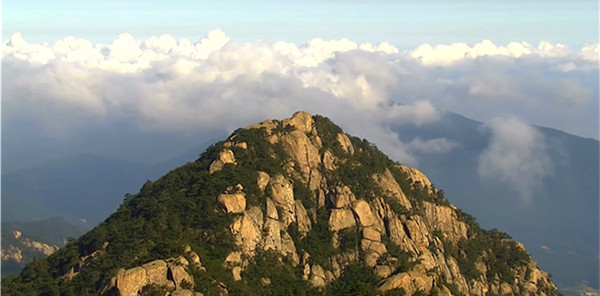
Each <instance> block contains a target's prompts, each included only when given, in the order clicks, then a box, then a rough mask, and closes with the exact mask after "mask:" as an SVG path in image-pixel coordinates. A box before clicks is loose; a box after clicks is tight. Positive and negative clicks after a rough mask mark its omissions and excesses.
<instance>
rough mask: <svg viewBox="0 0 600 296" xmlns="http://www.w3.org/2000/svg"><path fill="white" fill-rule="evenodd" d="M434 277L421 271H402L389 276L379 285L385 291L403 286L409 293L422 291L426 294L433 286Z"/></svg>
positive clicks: (380, 289)
mask: <svg viewBox="0 0 600 296" xmlns="http://www.w3.org/2000/svg"><path fill="white" fill-rule="evenodd" d="M433 283H434V280H433V277H431V276H428V275H427V274H424V273H420V272H411V271H409V272H402V273H399V274H395V275H392V276H390V277H389V278H387V279H386V280H385V281H384V282H383V284H382V285H381V286H380V287H379V291H381V292H385V291H389V290H393V289H397V288H403V289H404V291H405V292H406V294H407V295H412V294H414V293H415V292H417V291H421V292H423V293H425V294H426V295H427V294H429V292H430V291H431V289H432V288H433Z"/></svg>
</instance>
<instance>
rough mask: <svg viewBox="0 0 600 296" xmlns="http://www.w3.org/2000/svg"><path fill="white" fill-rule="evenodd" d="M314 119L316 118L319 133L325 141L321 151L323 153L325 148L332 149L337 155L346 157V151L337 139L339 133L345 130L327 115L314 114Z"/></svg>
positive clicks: (322, 140)
mask: <svg viewBox="0 0 600 296" xmlns="http://www.w3.org/2000/svg"><path fill="white" fill-rule="evenodd" d="M313 119H314V120H315V127H316V129H317V132H318V133H319V137H320V138H321V142H322V143H323V147H322V148H321V151H320V152H321V153H323V152H324V151H325V150H330V151H331V152H332V153H333V155H335V156H336V157H344V154H345V152H344V150H343V149H342V145H341V144H340V143H339V142H338V141H337V135H338V134H340V133H344V131H343V130H342V129H341V128H340V127H339V126H337V125H335V124H334V123H333V122H331V120H330V119H329V118H327V117H323V116H320V115H314V116H313Z"/></svg>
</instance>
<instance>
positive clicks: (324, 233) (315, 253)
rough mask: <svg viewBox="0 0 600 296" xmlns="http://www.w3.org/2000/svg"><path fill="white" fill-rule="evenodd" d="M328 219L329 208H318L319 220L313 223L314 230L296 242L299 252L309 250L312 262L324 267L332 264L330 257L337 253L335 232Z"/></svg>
mask: <svg viewBox="0 0 600 296" xmlns="http://www.w3.org/2000/svg"><path fill="white" fill-rule="evenodd" d="M328 221H329V212H328V210H327V209H325V208H319V209H317V222H316V223H315V224H313V227H312V230H311V231H310V232H308V233H307V235H306V237H304V238H303V239H300V240H299V242H298V243H297V244H296V248H297V249H298V251H299V253H301V252H302V251H306V252H308V253H309V254H310V255H311V256H310V261H311V263H316V264H319V265H321V266H322V267H324V268H327V267H329V266H331V263H330V262H329V258H330V257H331V256H333V255H335V254H336V253H337V250H336V249H335V248H334V247H333V233H332V232H331V230H329V222H328ZM296 231H297V230H296ZM290 236H292V234H290ZM293 237H294V236H292V238H293Z"/></svg>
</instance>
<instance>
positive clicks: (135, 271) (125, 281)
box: [116, 266, 148, 296]
mask: <svg viewBox="0 0 600 296" xmlns="http://www.w3.org/2000/svg"><path fill="white" fill-rule="evenodd" d="M147 284H148V279H147V278H146V270H145V269H144V268H143V267H141V266H138V267H134V268H131V269H127V270H125V269H120V270H119V271H117V281H116V287H117V291H118V293H119V295H122V296H137V295H138V292H139V291H140V290H141V289H142V287H144V286H145V285H147Z"/></svg>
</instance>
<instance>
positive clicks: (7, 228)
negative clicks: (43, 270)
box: [2, 217, 83, 276]
mask: <svg viewBox="0 0 600 296" xmlns="http://www.w3.org/2000/svg"><path fill="white" fill-rule="evenodd" d="M81 234H83V230H81V229H80V228H78V227H76V226H73V225H72V224H70V223H68V222H67V221H65V220H63V219H61V218H56V217H55V218H50V219H46V220H42V221H36V222H2V276H6V275H8V274H12V273H18V272H21V270H22V269H23V267H24V266H25V265H26V264H27V263H29V262H31V260H33V258H36V257H37V258H43V257H46V256H48V255H50V254H52V253H54V252H55V251H56V250H58V249H59V248H60V247H63V246H64V245H65V244H66V243H67V239H68V238H73V239H76V238H78V237H79V236H80V235H81Z"/></svg>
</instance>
